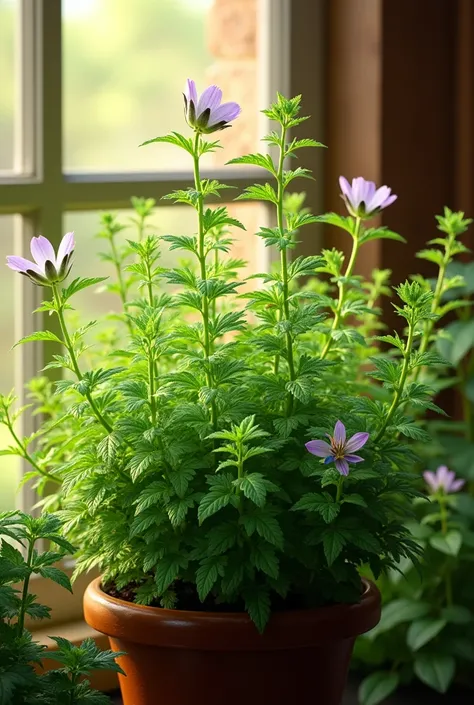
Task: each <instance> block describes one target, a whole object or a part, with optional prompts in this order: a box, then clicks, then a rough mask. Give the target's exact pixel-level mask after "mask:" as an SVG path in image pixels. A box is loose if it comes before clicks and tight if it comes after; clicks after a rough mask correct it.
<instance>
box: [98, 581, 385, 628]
mask: <svg viewBox="0 0 474 705" xmlns="http://www.w3.org/2000/svg"><path fill="white" fill-rule="evenodd" d="M361 581H362V585H363V586H364V590H363V592H362V594H361V598H360V602H355V603H352V604H351V603H348V604H342V603H341V604H333V605H325V606H322V607H315V608H313V609H307V610H301V609H298V610H280V611H278V612H273V613H272V618H273V619H278V618H280V616H283V615H300V614H301V615H302V614H304V615H307V614H308V613H313V612H319V610H333V609H336V610H339V609H341V607H347V608H349V609H351V611H352V610H354V609H357V608H360V606H361V604H362V603H363V602H364V601H365V600H370V599H371V597H372V593H373V592H374V587H375V585H374V583H373V582H372V581H371V580H367V579H366V578H361ZM89 587H91V588H93V589H95V590H97V591H98V592H99V593H100V595H102V596H103V599H104V600H105V601H107V602H112V603H114V604H116V605H127V606H128V607H129V608H131V609H136V610H139V611H145V612H151V613H153V614H156V613H157V612H159V614H160V615H162V616H163V618H166V617H168V618H169V617H173V619H176V615H181V616H182V618H183V620H193V619H196V620H199V618H200V617H202V615H206V618H207V619H215V620H217V621H220V622H223V621H228V620H230V621H237V622H240V621H245V622H249V621H251V620H250V617H249V616H248V614H247V612H208V611H206V610H170V609H166V608H164V607H152V606H151V605H138V604H137V603H136V602H129V601H128V600H122V599H120V598H119V597H113V596H112V595H109V594H108V593H107V592H105V590H104V589H103V588H102V578H101V577H100V576H99V577H98V578H95V579H94V580H93V581H92V582H91V583H89ZM89 587H88V588H87V589H89Z"/></svg>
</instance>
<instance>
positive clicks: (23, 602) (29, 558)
mask: <svg viewBox="0 0 474 705" xmlns="http://www.w3.org/2000/svg"><path fill="white" fill-rule="evenodd" d="M34 547H35V540H34V538H30V543H29V546H28V555H27V558H26V565H27V566H28V572H27V574H26V575H25V582H24V583H23V590H22V593H21V605H20V610H19V612H18V622H17V628H18V636H19V637H21V636H22V634H23V628H24V626H25V615H26V602H27V599H28V587H29V585H30V577H31V561H32V558H33V550H34Z"/></svg>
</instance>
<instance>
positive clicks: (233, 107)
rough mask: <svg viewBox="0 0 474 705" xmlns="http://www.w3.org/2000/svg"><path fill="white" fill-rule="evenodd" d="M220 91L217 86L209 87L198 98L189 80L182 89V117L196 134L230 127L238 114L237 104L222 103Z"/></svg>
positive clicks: (238, 106)
mask: <svg viewBox="0 0 474 705" xmlns="http://www.w3.org/2000/svg"><path fill="white" fill-rule="evenodd" d="M221 100H222V91H221V89H220V88H218V87H217V86H209V88H206V90H205V91H204V92H203V93H202V94H201V96H198V94H197V90H196V84H195V83H194V81H192V80H191V79H190V78H188V80H187V81H186V86H185V89H184V115H185V118H186V122H187V123H188V125H189V126H190V127H192V128H193V129H194V130H195V131H196V132H204V133H206V134H209V133H210V132H215V131H216V130H224V129H225V128H226V127H230V125H229V122H231V121H232V120H235V118H236V117H237V116H238V115H239V113H240V105H238V104H237V103H223V104H222V105H221Z"/></svg>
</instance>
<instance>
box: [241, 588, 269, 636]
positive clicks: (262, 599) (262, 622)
mask: <svg viewBox="0 0 474 705" xmlns="http://www.w3.org/2000/svg"><path fill="white" fill-rule="evenodd" d="M243 595H244V600H245V609H246V610H247V612H248V613H249V616H250V619H251V620H252V621H253V623H254V624H255V626H256V627H257V629H258V631H259V632H260V634H262V633H263V631H264V629H265V627H266V625H267V622H268V620H269V618H270V596H269V594H268V589H267V588H266V587H265V586H264V585H252V586H251V587H248V588H246V589H245V590H244V592H243Z"/></svg>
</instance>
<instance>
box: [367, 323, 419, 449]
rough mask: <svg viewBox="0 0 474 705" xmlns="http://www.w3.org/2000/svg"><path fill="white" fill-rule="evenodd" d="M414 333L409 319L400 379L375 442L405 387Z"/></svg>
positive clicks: (394, 409)
mask: <svg viewBox="0 0 474 705" xmlns="http://www.w3.org/2000/svg"><path fill="white" fill-rule="evenodd" d="M414 335H415V327H414V325H413V323H412V322H411V321H410V323H409V325H408V338H407V342H406V345H405V350H404V352H403V365H402V371H401V374H400V380H399V382H398V385H397V388H396V392H395V395H394V397H393V400H392V403H391V405H390V408H389V410H388V413H387V416H386V417H385V421H384V422H383V424H382V428H381V429H380V431H379V433H378V435H377V438H376V439H375V443H378V442H379V441H380V439H381V438H382V436H383V435H384V433H385V431H386V429H387V426H388V425H389V424H390V421H391V420H392V418H393V415H394V413H395V412H396V410H397V408H398V405H399V403H400V399H401V397H402V394H403V390H404V388H405V382H406V381H407V377H408V370H409V366H410V355H411V351H412V348H413V339H414Z"/></svg>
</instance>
